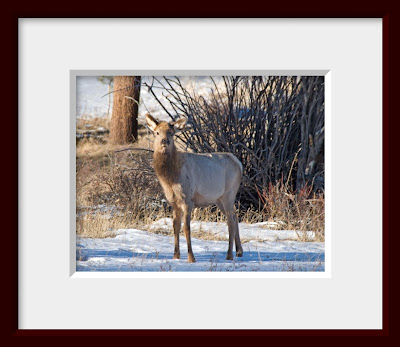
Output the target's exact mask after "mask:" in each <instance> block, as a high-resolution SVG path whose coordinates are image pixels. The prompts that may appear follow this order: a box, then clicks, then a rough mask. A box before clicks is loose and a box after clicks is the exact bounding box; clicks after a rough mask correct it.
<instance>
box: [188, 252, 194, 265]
mask: <svg viewBox="0 0 400 347" xmlns="http://www.w3.org/2000/svg"><path fill="white" fill-rule="evenodd" d="M188 262H189V263H195V262H196V259H195V257H194V255H193V254H188Z"/></svg>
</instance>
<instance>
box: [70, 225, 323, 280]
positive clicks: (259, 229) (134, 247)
mask: <svg viewBox="0 0 400 347" xmlns="http://www.w3.org/2000/svg"><path fill="white" fill-rule="evenodd" d="M171 222H172V221H171V220H170V219H168V218H166V219H161V220H159V221H156V222H155V223H153V224H152V225H151V226H149V229H150V230H152V229H154V230H168V231H170V230H171V227H170V224H171ZM265 225H267V224H266V223H256V224H244V223H240V226H239V228H240V235H241V239H242V247H243V251H244V254H243V257H241V258H239V257H237V258H236V257H235V259H234V260H233V261H229V260H225V257H226V251H227V248H228V242H227V241H223V240H221V238H224V239H225V238H226V239H227V238H228V236H227V229H226V224H225V226H224V223H215V222H192V223H191V229H192V233H193V234H195V233H196V231H197V232H199V228H200V226H201V228H202V229H201V230H202V232H203V233H204V232H205V233H207V232H209V233H210V235H211V237H212V236H213V235H215V236H218V237H215V238H216V239H218V241H217V240H213V239H211V240H209V237H207V239H206V240H204V239H199V238H196V237H193V236H192V248H193V253H194V255H195V257H196V263H188V262H187V246H186V241H185V237H184V236H183V235H181V237H180V250H181V259H179V260H176V259H172V256H173V249H174V240H173V236H172V235H161V234H157V233H154V232H151V231H145V230H139V229H120V230H118V231H116V236H115V237H109V238H103V239H89V238H79V237H78V238H77V265H76V266H77V267H76V269H77V271H112V272H115V271H149V272H150V271H190V272H198V271H251V272H253V271H279V272H282V271H324V270H325V251H324V248H325V246H324V243H323V242H300V241H298V240H296V238H297V236H296V233H295V232H294V231H290V230H270V229H265ZM234 254H235V252H234Z"/></svg>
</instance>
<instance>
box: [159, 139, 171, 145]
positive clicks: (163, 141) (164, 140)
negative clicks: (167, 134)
mask: <svg viewBox="0 0 400 347" xmlns="http://www.w3.org/2000/svg"><path fill="white" fill-rule="evenodd" d="M161 143H162V144H163V145H169V141H168V140H166V139H162V140H161Z"/></svg>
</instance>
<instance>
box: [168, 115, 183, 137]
mask: <svg viewBox="0 0 400 347" xmlns="http://www.w3.org/2000/svg"><path fill="white" fill-rule="evenodd" d="M186 122H187V119H186V118H181V119H178V120H177V121H175V122H171V123H169V124H170V125H172V126H173V127H174V130H175V133H178V132H180V131H182V130H183V129H185V126H186Z"/></svg>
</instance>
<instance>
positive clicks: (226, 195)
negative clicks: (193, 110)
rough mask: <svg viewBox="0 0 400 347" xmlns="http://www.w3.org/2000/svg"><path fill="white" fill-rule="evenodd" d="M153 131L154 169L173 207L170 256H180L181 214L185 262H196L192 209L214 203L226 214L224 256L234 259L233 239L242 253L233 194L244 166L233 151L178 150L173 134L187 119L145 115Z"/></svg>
mask: <svg viewBox="0 0 400 347" xmlns="http://www.w3.org/2000/svg"><path fill="white" fill-rule="evenodd" d="M145 118H146V122H147V125H148V126H149V128H150V129H151V130H152V132H153V133H154V135H155V139H154V161H153V165H154V170H155V172H156V175H157V178H158V180H159V181H160V184H161V186H162V188H163V190H164V194H165V196H166V198H167V200H168V202H169V203H170V204H171V206H172V211H173V229H174V237H175V248H174V256H173V259H180V250H179V232H180V229H181V221H182V216H183V232H184V234H185V237H186V243H187V248H188V262H189V263H193V262H195V261H196V260H195V257H194V255H193V251H192V243H191V238H190V218H191V212H192V209H193V208H195V207H205V206H209V205H217V206H218V208H219V209H220V210H221V211H222V212H223V213H224V214H225V216H226V218H227V224H228V230H229V246H228V252H227V255H226V259H227V260H232V259H233V254H232V248H233V241H235V246H236V256H237V257H241V256H242V255H243V249H242V246H241V243H240V236H239V225H238V218H237V215H236V212H235V198H236V194H237V191H238V189H239V185H240V182H241V179H242V174H243V166H242V164H241V162H240V161H239V159H237V158H236V157H235V156H234V155H233V154H232V153H190V152H183V151H179V150H177V148H176V147H175V143H174V135H175V134H177V133H178V132H180V131H182V130H183V129H184V128H185V126H186V121H187V120H186V119H185V118H180V119H178V120H177V121H172V122H169V123H167V122H164V121H157V120H156V119H154V118H153V117H152V116H151V115H150V114H146V116H145Z"/></svg>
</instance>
